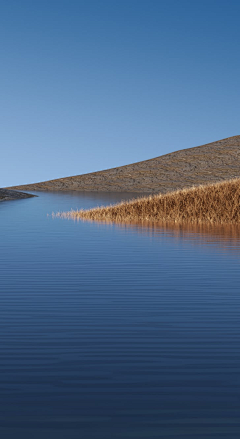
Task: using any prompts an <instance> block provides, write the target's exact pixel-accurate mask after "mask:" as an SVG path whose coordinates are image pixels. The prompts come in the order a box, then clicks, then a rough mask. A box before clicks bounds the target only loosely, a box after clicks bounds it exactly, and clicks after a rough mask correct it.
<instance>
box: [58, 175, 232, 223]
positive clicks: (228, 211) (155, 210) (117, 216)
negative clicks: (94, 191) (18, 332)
mask: <svg viewBox="0 0 240 439" xmlns="http://www.w3.org/2000/svg"><path fill="white" fill-rule="evenodd" d="M57 216H62V217H65V218H73V219H82V220H90V221H91V220H93V221H106V222H112V221H114V222H131V221H154V222H155V221H158V222H159V221H171V222H175V223H182V222H190V223H211V224H214V223H220V224H224V223H227V224H238V223H240V178H237V179H234V180H229V181H224V182H220V183H214V184H207V185H204V186H197V187H192V188H190V189H182V190H178V191H174V192H168V193H167V194H163V195H161V194H160V195H152V196H147V197H143V198H137V199H133V200H130V201H127V202H126V201H122V202H121V203H119V204H115V205H110V206H107V207H106V206H101V207H96V208H93V209H90V210H77V211H70V212H66V213H59V214H57Z"/></svg>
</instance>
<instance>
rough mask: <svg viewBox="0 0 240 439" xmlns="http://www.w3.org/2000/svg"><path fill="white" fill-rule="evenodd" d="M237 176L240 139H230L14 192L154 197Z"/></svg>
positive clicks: (239, 174) (239, 165)
mask: <svg viewBox="0 0 240 439" xmlns="http://www.w3.org/2000/svg"><path fill="white" fill-rule="evenodd" d="M236 177H240V136H234V137H228V138H227V139H223V140H219V141H217V142H213V143H209V144H207V145H203V146H198V147H195V148H189V149H183V150H180V151H176V152H173V153H171V154H166V155H163V156H160V157H156V158H154V159H150V160H145V161H142V162H138V163H133V164H131V165H126V166H121V167H118V168H112V169H108V170H105V171H99V172H93V173H90V174H84V175H77V176H74V177H66V178H59V179H57V180H49V181H45V182H42V183H36V184H28V185H23V186H14V187H13V188H12V189H21V190H29V191H34V190H41V191H50V190H51V191H53V190H58V191H62V190H75V191H102V192H103V191H106V192H109V191H111V192H119V191H120V192H140V193H148V194H151V193H166V192H169V191H174V190H177V189H182V188H189V187H191V186H193V185H195V186H196V185H200V184H206V183H215V182H218V181H223V180H229V179H232V178H236Z"/></svg>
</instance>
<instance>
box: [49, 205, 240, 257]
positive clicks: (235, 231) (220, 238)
mask: <svg viewBox="0 0 240 439" xmlns="http://www.w3.org/2000/svg"><path fill="white" fill-rule="evenodd" d="M55 216H56V215H55V214H53V218H54V217H55ZM57 216H58V217H60V218H63V219H68V220H71V221H74V222H87V223H92V224H95V225H97V226H98V227H104V226H105V227H117V228H120V229H122V230H126V231H127V230H132V231H134V232H137V233H141V234H144V235H148V236H152V237H155V238H157V236H160V235H165V236H168V237H169V238H175V239H185V240H188V241H191V242H192V243H195V244H198V245H204V244H205V245H206V246H207V247H208V248H209V246H216V247H218V248H219V249H222V250H229V251H233V252H234V253H236V254H238V253H239V254H240V225H236V224H215V225H213V224H192V223H182V224H181V223H173V222H159V223H158V222H156V221H154V222H151V221H139V222H137V221H135V222H112V221H90V220H82V219H79V218H74V217H71V216H68V215H67V216H66V215H65V213H60V214H59V215H57Z"/></svg>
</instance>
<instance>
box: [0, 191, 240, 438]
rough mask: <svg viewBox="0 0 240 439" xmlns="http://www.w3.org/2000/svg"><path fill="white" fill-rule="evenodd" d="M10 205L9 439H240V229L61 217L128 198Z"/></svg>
mask: <svg viewBox="0 0 240 439" xmlns="http://www.w3.org/2000/svg"><path fill="white" fill-rule="evenodd" d="M39 195H40V196H39V198H33V199H27V200H20V201H15V202H13V201H12V202H6V203H0V234H1V241H0V242H1V251H0V290H1V291H0V437H1V438H3V439H5V438H6V439H8V438H11V439H12V438H14V439H16V438H17V439H22V438H24V439H42V438H46V439H48V438H49V439H50V438H51V439H55V438H57V439H73V438H74V439H75V438H76V439H130V438H131V439H132V438H135V439H153V438H154V439H156V438H164V439H165V438H168V439H169V438H174V439H175V438H176V439H178V438H184V439H185V438H189V439H190V438H191V439H195V438H198V439H203V438H204V439H209V438H227V439H233V438H236V439H239V437H240V418H239V410H240V321H239V306H240V289H239V280H240V231H239V230H237V229H236V228H229V229H224V228H219V229H212V228H208V229H203V228H202V229H199V228H195V229H191V228H181V227H180V228H177V227H176V228H171V227H162V228H161V227H155V228H151V227H145V226H138V225H136V226H131V227H126V226H118V225H106V224H100V225H99V224H93V223H81V222H74V221H71V220H63V219H59V218H57V219H52V217H51V216H47V214H51V213H52V211H54V212H56V211H64V210H69V209H71V208H76V207H78V208H80V207H91V206H94V205H97V204H108V203H111V202H114V201H118V200H120V199H123V198H127V197H129V195H125V196H124V194H115V195H114V194H106V195H104V194H87V193H85V194H76V193H73V194H72V193H61V194H59V193H52V194H51V193H41V194H39Z"/></svg>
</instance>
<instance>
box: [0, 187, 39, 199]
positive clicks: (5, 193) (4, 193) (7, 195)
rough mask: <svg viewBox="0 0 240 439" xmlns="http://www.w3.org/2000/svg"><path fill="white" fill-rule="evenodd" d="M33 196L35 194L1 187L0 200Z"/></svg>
mask: <svg viewBox="0 0 240 439" xmlns="http://www.w3.org/2000/svg"><path fill="white" fill-rule="evenodd" d="M31 197H34V195H30V194H24V193H23V192H17V191H10V190H6V189H0V201H9V200H20V199H22V198H31Z"/></svg>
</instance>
